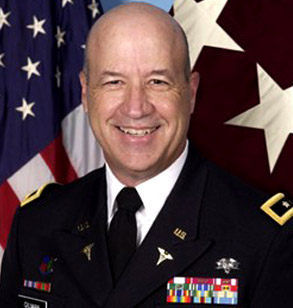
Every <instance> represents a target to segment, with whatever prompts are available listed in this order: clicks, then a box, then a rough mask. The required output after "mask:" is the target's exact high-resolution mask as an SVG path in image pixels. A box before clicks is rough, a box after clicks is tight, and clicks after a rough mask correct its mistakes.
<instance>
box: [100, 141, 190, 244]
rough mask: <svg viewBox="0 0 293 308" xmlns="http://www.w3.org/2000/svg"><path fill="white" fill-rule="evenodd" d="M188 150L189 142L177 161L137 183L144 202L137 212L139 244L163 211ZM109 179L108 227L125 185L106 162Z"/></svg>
mask: <svg viewBox="0 0 293 308" xmlns="http://www.w3.org/2000/svg"><path fill="white" fill-rule="evenodd" d="M187 152H188V142H186V146H185V149H184V151H183V152H182V154H181V155H180V156H179V157H178V158H177V159H176V160H175V162H174V163H173V164H172V165H171V166H169V167H168V168H167V169H165V170H164V171H163V172H161V173H159V174H158V175H156V176H155V177H153V178H151V179H149V180H147V181H145V182H143V183H141V184H139V185H137V186H136V187H135V188H136V190H137V192H138V194H139V196H140V198H141V200H142V202H143V205H142V206H141V207H140V208H139V209H138V211H137V212H136V215H135V217H136V223H137V245H140V244H141V242H142V241H143V239H144V238H145V236H146V234H147V233H148V231H149V229H150V228H151V226H152V224H153V222H154V221H155V219H156V217H157V216H158V214H159V212H160V211H161V209H162V207H163V205H164V203H165V201H166V199H167V197H168V196H169V194H170V192H171V190H172V188H173V187H174V185H175V183H176V181H177V179H178V177H179V174H180V172H181V170H182V168H183V165H184V163H185V160H186V157H187ZM106 181H107V206H108V220H107V223H108V227H109V226H110V222H111V220H112V218H113V216H114V214H115V212H116V211H117V204H116V202H115V200H116V197H117V195H118V193H119V192H120V190H121V189H122V188H123V187H125V185H123V184H122V183H121V182H120V181H119V180H118V179H117V178H116V176H115V175H114V174H113V172H112V171H111V169H110V167H109V165H108V164H106Z"/></svg>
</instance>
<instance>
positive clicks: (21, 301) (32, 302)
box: [17, 294, 48, 308]
mask: <svg viewBox="0 0 293 308" xmlns="http://www.w3.org/2000/svg"><path fill="white" fill-rule="evenodd" d="M17 307H18V308H48V302H47V301H44V300H41V299H37V298H33V297H28V296H25V295H20V294H19V295H18V299H17Z"/></svg>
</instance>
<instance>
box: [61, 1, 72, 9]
mask: <svg viewBox="0 0 293 308" xmlns="http://www.w3.org/2000/svg"><path fill="white" fill-rule="evenodd" d="M67 3H70V4H73V0H62V7H65V6H66V4H67Z"/></svg>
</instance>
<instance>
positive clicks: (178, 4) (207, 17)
mask: <svg viewBox="0 0 293 308" xmlns="http://www.w3.org/2000/svg"><path fill="white" fill-rule="evenodd" d="M227 1H228V0H205V1H201V2H199V3H197V2H195V1H194V0H176V1H175V2H174V6H173V7H174V18H175V19H176V20H177V21H178V22H179V24H180V25H181V26H182V28H183V29H184V30H185V33H186V34H187V40H188V43H189V47H190V64H191V67H193V66H194V64H195V62H196V60H197V58H198V56H199V54H200V52H201V50H202V48H203V47H204V46H211V47H218V48H224V49H230V50H237V51H243V49H242V48H241V47H240V46H239V45H238V44H237V43H236V42H235V41H234V40H233V39H232V38H231V37H230V36H229V35H228V34H227V33H226V32H225V31H224V30H223V29H222V28H221V27H220V25H219V24H217V22H216V21H217V19H218V17H219V16H220V14H221V12H222V11H223V9H224V7H225V5H226V3H227Z"/></svg>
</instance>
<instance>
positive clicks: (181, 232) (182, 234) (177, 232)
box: [173, 228, 187, 241]
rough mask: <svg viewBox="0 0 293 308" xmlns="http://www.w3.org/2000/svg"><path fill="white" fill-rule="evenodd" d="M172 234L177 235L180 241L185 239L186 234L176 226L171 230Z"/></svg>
mask: <svg viewBox="0 0 293 308" xmlns="http://www.w3.org/2000/svg"><path fill="white" fill-rule="evenodd" d="M173 234H174V235H175V236H177V237H178V238H180V239H181V240H182V241H184V240H185V237H186V235H187V232H185V231H183V230H181V229H180V228H176V229H175V230H174V231H173Z"/></svg>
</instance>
